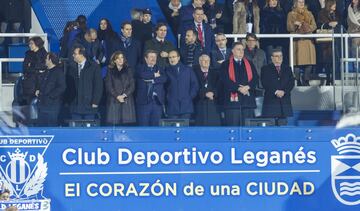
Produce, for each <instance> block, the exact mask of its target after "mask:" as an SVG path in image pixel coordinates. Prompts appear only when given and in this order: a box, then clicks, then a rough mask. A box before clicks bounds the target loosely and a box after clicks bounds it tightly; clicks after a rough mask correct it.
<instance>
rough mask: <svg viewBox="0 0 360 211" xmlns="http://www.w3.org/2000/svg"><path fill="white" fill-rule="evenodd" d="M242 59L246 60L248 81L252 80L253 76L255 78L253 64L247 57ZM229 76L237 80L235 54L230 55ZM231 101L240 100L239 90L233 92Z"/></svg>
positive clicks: (232, 79)
mask: <svg viewBox="0 0 360 211" xmlns="http://www.w3.org/2000/svg"><path fill="white" fill-rule="evenodd" d="M242 60H243V61H244V64H245V70H246V75H247V78H248V82H250V81H251V80H252V78H253V74H252V69H251V65H250V63H249V61H248V60H247V59H246V58H245V57H244V58H243V59H242ZM229 78H230V80H231V81H233V82H236V78H235V66H234V56H233V55H231V56H230V61H229ZM230 101H231V102H234V101H235V102H238V101H239V96H238V93H237V92H231V94H230Z"/></svg>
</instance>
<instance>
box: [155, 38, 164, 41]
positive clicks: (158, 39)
mask: <svg viewBox="0 0 360 211" xmlns="http://www.w3.org/2000/svg"><path fill="white" fill-rule="evenodd" d="M156 40H157V41H159V42H164V39H160V38H158V37H156Z"/></svg>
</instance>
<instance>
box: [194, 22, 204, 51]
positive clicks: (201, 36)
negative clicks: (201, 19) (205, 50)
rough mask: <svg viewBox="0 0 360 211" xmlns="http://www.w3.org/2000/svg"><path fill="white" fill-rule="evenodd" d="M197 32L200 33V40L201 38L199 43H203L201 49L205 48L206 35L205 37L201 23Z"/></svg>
mask: <svg viewBox="0 0 360 211" xmlns="http://www.w3.org/2000/svg"><path fill="white" fill-rule="evenodd" d="M196 30H197V31H198V38H199V41H200V43H201V47H204V35H203V31H202V29H201V24H200V23H198V24H197V28H196Z"/></svg>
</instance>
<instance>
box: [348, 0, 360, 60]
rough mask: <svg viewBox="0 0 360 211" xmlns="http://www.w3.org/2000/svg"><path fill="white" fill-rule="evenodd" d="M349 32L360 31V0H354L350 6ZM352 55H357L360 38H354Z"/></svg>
mask: <svg viewBox="0 0 360 211" xmlns="http://www.w3.org/2000/svg"><path fill="white" fill-rule="evenodd" d="M347 23H348V32H349V33H360V2H359V0H352V2H351V4H350V5H349V7H348V18H347ZM351 41H352V45H351V46H352V48H351V52H352V56H353V57H355V56H356V48H357V47H359V45H360V38H352V40H351Z"/></svg>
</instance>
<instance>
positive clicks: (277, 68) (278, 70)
mask: <svg viewBox="0 0 360 211" xmlns="http://www.w3.org/2000/svg"><path fill="white" fill-rule="evenodd" d="M275 68H276V70H277V72H278V74H280V66H275Z"/></svg>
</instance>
